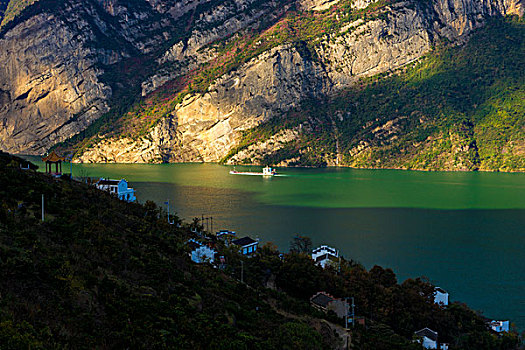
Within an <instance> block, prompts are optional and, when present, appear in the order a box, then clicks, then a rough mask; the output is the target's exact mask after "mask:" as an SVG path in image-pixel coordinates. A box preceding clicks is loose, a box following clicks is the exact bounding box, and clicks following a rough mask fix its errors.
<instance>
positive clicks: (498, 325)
mask: <svg viewBox="0 0 525 350" xmlns="http://www.w3.org/2000/svg"><path fill="white" fill-rule="evenodd" d="M488 326H489V328H490V329H492V330H493V331H494V332H498V333H501V332H508V331H509V330H510V327H509V321H494V320H493V321H491V322H489V323H488Z"/></svg>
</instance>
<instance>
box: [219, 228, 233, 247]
mask: <svg viewBox="0 0 525 350" xmlns="http://www.w3.org/2000/svg"><path fill="white" fill-rule="evenodd" d="M215 235H216V236H217V238H218V239H220V240H222V241H224V242H225V243H226V245H228V243H230V242H231V241H232V240H234V239H235V237H236V233H235V231H230V230H220V231H218V232H217V233H215Z"/></svg>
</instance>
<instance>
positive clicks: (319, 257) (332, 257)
mask: <svg viewBox="0 0 525 350" xmlns="http://www.w3.org/2000/svg"><path fill="white" fill-rule="evenodd" d="M312 259H313V260H314V261H315V263H316V264H317V265H320V266H321V267H322V268H325V267H326V266H328V265H330V264H332V263H334V262H335V261H337V260H338V259H339V252H338V251H337V249H335V248H332V247H329V246H327V245H322V246H320V247H319V248H315V249H314V250H313V251H312Z"/></svg>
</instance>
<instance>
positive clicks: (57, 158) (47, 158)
mask: <svg viewBox="0 0 525 350" xmlns="http://www.w3.org/2000/svg"><path fill="white" fill-rule="evenodd" d="M64 160H65V158H64V157H61V156H59V155H58V154H56V153H55V151H52V152H51V153H49V154H48V155H47V156H45V157H42V161H43V162H53V163H56V162H62V161H64Z"/></svg>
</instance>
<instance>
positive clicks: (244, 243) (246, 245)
mask: <svg viewBox="0 0 525 350" xmlns="http://www.w3.org/2000/svg"><path fill="white" fill-rule="evenodd" d="M232 243H233V244H235V245H237V246H239V247H240V248H241V249H240V251H241V254H243V255H250V254H252V253H254V252H255V251H256V250H257V245H258V244H259V240H258V239H257V240H254V239H252V238H250V237H248V236H246V237H243V238H239V239H236V240H234V241H232Z"/></svg>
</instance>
